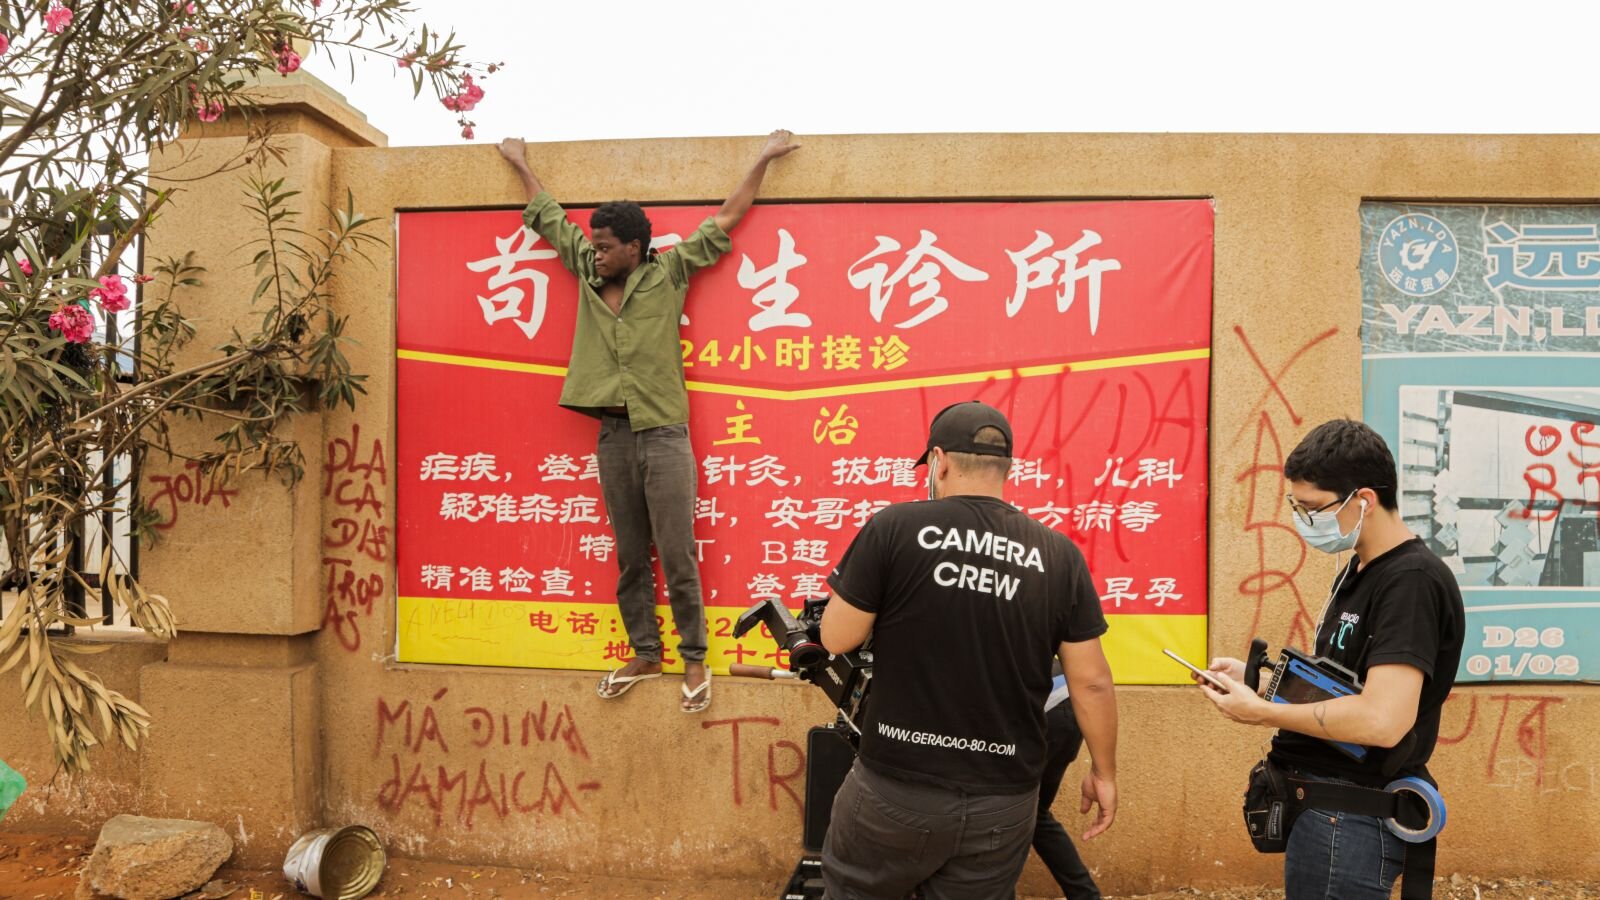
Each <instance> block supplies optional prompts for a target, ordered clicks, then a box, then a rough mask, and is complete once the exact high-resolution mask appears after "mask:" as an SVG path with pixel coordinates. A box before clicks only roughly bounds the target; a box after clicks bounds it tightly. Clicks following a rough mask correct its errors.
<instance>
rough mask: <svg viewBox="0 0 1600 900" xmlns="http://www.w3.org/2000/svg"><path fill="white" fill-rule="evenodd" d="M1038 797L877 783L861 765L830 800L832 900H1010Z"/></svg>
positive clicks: (827, 883) (825, 854) (827, 879)
mask: <svg viewBox="0 0 1600 900" xmlns="http://www.w3.org/2000/svg"><path fill="white" fill-rule="evenodd" d="M1037 801H1038V791H1028V792H1026V793H1022V794H1007V795H999V796H995V795H987V794H968V793H966V792H964V791H961V790H958V789H954V788H946V787H938V786H936V785H932V784H923V783H921V782H911V781H902V780H900V779H898V778H890V777H888V776H886V775H880V774H879V773H877V772H874V771H872V770H871V769H869V768H867V767H866V766H865V765H864V764H862V762H861V761H860V760H857V761H856V764H855V766H854V767H853V768H851V770H850V774H849V775H847V776H845V779H844V784H842V785H840V787H839V792H838V793H837V794H835V795H834V798H833V818H832V819H831V820H830V821H829V824H828V837H827V839H826V840H825V841H824V842H823V845H822V882H823V885H824V887H825V893H824V894H823V896H824V897H825V898H827V900H901V898H903V897H905V896H906V895H907V894H909V893H911V891H912V890H913V889H916V888H919V887H920V889H921V893H920V895H919V896H920V897H921V898H923V900H1002V898H1005V900H1009V898H1014V897H1016V887H1017V876H1018V875H1019V874H1021V872H1022V864H1023V863H1025V862H1027V860H1028V837H1029V836H1030V835H1031V834H1032V833H1033V830H1032V827H1031V826H1032V824H1033V814H1034V805H1035V803H1037Z"/></svg>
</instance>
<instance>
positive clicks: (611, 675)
mask: <svg viewBox="0 0 1600 900" xmlns="http://www.w3.org/2000/svg"><path fill="white" fill-rule="evenodd" d="M621 671H622V670H621V669H612V670H611V671H609V672H607V673H606V674H605V677H604V678H601V679H600V683H599V684H597V685H595V689H594V691H595V693H597V694H599V695H600V699H601V700H615V699H617V698H618V697H621V696H622V695H623V694H626V693H627V692H628V691H629V690H631V689H632V688H633V686H634V684H635V683H636V682H640V681H648V680H649V679H651V678H660V677H661V673H660V672H647V673H645V674H643V675H618V674H617V673H618V672H621ZM612 687H616V688H618V690H616V691H611V690H610V689H611V688H612ZM608 692H609V693H608Z"/></svg>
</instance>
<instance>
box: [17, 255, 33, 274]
mask: <svg viewBox="0 0 1600 900" xmlns="http://www.w3.org/2000/svg"><path fill="white" fill-rule="evenodd" d="M17 268H18V269H20V270H22V274H24V275H27V276H28V277H30V278H32V277H33V263H32V262H30V261H29V260H26V259H24V260H19V261H18V262H17Z"/></svg>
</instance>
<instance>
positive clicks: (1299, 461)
mask: <svg viewBox="0 0 1600 900" xmlns="http://www.w3.org/2000/svg"><path fill="white" fill-rule="evenodd" d="M1283 474H1284V477H1285V478H1286V479H1288V482H1289V494H1288V497H1287V501H1288V507H1289V510H1290V514H1291V516H1292V518H1293V521H1294V527H1295V530H1296V531H1297V532H1299V534H1300V537H1301V538H1302V539H1304V540H1305V542H1306V543H1307V544H1309V545H1311V546H1312V547H1314V548H1316V549H1318V550H1321V551H1323V552H1325V553H1330V554H1338V553H1342V552H1344V551H1347V550H1348V551H1351V552H1352V558H1351V559H1350V560H1349V562H1348V564H1346V565H1344V566H1343V567H1341V568H1338V571H1337V574H1336V575H1335V577H1334V580H1333V587H1332V589H1331V590H1330V591H1329V592H1328V598H1327V601H1326V602H1325V603H1324V605H1323V611H1322V613H1321V614H1320V615H1319V616H1318V618H1317V622H1316V634H1315V636H1314V639H1313V644H1314V647H1313V652H1314V655H1316V656H1320V657H1325V658H1328V659H1331V660H1333V661H1334V662H1337V663H1339V664H1340V665H1343V666H1344V667H1346V668H1347V669H1349V670H1351V671H1352V672H1355V673H1356V674H1357V676H1358V677H1359V678H1360V679H1361V683H1362V685H1363V688H1362V690H1361V692H1360V693H1359V694H1355V695H1352V696H1348V697H1340V698H1338V699H1333V700H1327V701H1323V702H1316V703H1304V704H1284V703H1270V702H1268V701H1266V700H1264V699H1263V698H1261V697H1259V696H1257V694H1256V692H1254V691H1252V690H1250V689H1249V688H1248V687H1246V686H1245V684H1244V674H1245V672H1244V669H1245V665H1244V663H1243V662H1241V661H1240V660H1237V659H1233V658H1229V657H1220V658H1218V659H1214V660H1212V662H1211V666H1210V669H1211V672H1212V673H1213V674H1214V675H1215V676H1216V677H1217V678H1218V679H1219V680H1220V681H1221V682H1222V684H1223V685H1224V686H1225V687H1226V688H1227V690H1219V689H1217V688H1214V687H1212V686H1211V685H1209V684H1206V683H1205V682H1204V681H1201V680H1200V679H1199V678H1198V676H1196V680H1197V681H1199V683H1200V688H1201V690H1203V691H1205V694H1206V696H1207V697H1208V698H1210V700H1211V702H1212V703H1214V704H1216V707H1217V709H1218V710H1220V711H1221V712H1222V714H1223V715H1225V716H1227V717H1228V718H1229V719H1232V720H1233V721H1235V722H1241V723H1244V724H1246V725H1260V726H1266V727H1268V728H1276V729H1278V733H1277V734H1276V735H1275V736H1274V737H1273V739H1272V750H1271V752H1270V753H1269V754H1268V760H1269V761H1271V762H1272V763H1274V764H1275V765H1277V766H1278V767H1279V768H1280V769H1285V770H1288V771H1291V772H1294V773H1297V774H1298V775H1299V777H1305V778H1312V779H1324V780H1343V781H1348V782H1352V783H1354V784H1357V785H1361V786H1364V787H1371V788H1383V787H1384V786H1385V785H1387V784H1388V783H1389V782H1391V781H1393V780H1394V779H1396V778H1401V777H1405V776H1418V777H1421V778H1423V779H1425V780H1427V781H1429V782H1430V783H1432V782H1433V778H1432V776H1431V775H1429V774H1428V767H1427V763H1428V758H1429V757H1430V756H1432V755H1433V748H1434V744H1435V743H1436V742H1437V741H1438V738H1439V711H1440V709H1441V708H1442V707H1443V706H1444V702H1445V698H1446V697H1448V696H1449V694H1450V688H1451V686H1452V685H1453V684H1454V683H1455V679H1456V667H1457V665H1458V664H1459V663H1460V661H1461V644H1462V639H1463V637H1464V636H1465V614H1464V612H1463V609H1462V605H1461V590H1460V588H1459V587H1458V586H1457V585H1456V579H1455V576H1454V575H1453V574H1452V573H1451V571H1450V569H1449V567H1448V566H1446V565H1445V563H1444V561H1443V560H1441V559H1439V557H1438V556H1436V555H1434V553H1433V551H1431V550H1429V549H1428V546H1427V545H1426V544H1425V543H1423V541H1422V540H1421V539H1420V538H1418V537H1417V536H1416V535H1414V534H1412V533H1411V531H1410V529H1408V528H1407V527H1406V524H1405V522H1404V520H1403V519H1401V517H1400V511H1399V506H1398V503H1397V502H1396V489H1395V485H1397V484H1398V483H1399V481H1398V479H1397V478H1396V472H1395V464H1394V457H1393V456H1392V455H1391V454H1390V452H1389V447H1388V445H1387V444H1385V443H1384V440H1383V438H1382V437H1380V436H1379V435H1378V433H1377V432H1375V431H1373V430H1372V429H1371V428H1369V427H1367V426H1366V425H1364V424H1362V423H1360V422H1354V421H1351V420H1348V419H1335V420H1334V421H1331V422H1325V423H1323V424H1322V425H1319V426H1317V427H1316V428H1315V429H1313V430H1312V432H1311V433H1310V434H1308V435H1306V437H1305V439H1304V440H1302V441H1301V442H1300V444H1299V445H1298V446H1297V447H1295V448H1294V451H1293V452H1292V453H1290V454H1289V458H1288V459H1287V460H1285V461H1284V466H1283ZM1331 741H1341V742H1347V743H1354V744H1362V745H1365V746H1367V747H1369V748H1374V750H1375V751H1376V752H1369V753H1367V754H1366V758H1365V759H1364V760H1363V761H1360V762H1357V761H1356V760H1355V759H1353V758H1351V757H1349V756H1346V755H1345V754H1343V753H1342V752H1340V751H1339V750H1338V749H1337V748H1335V747H1334V746H1333V745H1332V744H1331V743H1330V742H1331ZM1406 846H1407V845H1406V844H1405V843H1404V842H1402V841H1401V840H1400V839H1399V838H1398V837H1396V836H1395V835H1393V834H1391V833H1390V832H1389V831H1388V830H1387V829H1386V828H1385V827H1384V825H1383V822H1382V820H1380V819H1378V818H1376V817H1373V816H1360V815H1353V814H1350V813H1347V812H1328V811H1323V810H1317V809H1307V810H1305V811H1304V812H1302V813H1301V814H1300V816H1299V817H1298V818H1297V819H1295V820H1294V825H1293V830H1292V831H1290V833H1289V838H1288V844H1287V847H1286V850H1285V856H1284V866H1283V868H1284V886H1285V888H1286V894H1287V897H1288V900H1301V898H1311V897H1318V898H1320V897H1341V898H1365V897H1371V898H1387V897H1389V893H1390V889H1391V888H1392V886H1393V884H1394V881H1395V878H1396V876H1397V875H1398V874H1399V873H1400V871H1401V868H1402V866H1403V865H1404V862H1405V854H1406ZM1430 887H1431V885H1430Z"/></svg>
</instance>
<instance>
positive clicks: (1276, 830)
mask: <svg viewBox="0 0 1600 900" xmlns="http://www.w3.org/2000/svg"><path fill="white" fill-rule="evenodd" d="M1299 815H1300V807H1299V806H1298V805H1297V804H1296V803H1295V802H1294V799H1293V797H1292V796H1291V795H1290V791H1289V780H1288V778H1287V776H1286V775H1285V774H1284V772H1283V770H1282V769H1280V768H1278V767H1277V766H1274V765H1273V764H1272V763H1271V762H1269V761H1268V760H1265V759H1263V760H1262V761H1260V762H1258V763H1256V764H1255V767H1254V768H1252V769H1251V770H1250V783H1249V785H1248V786H1246V788H1245V792H1244V826H1245V829H1246V830H1247V831H1249V832H1250V843H1252V844H1254V845H1255V847H1256V850H1257V851H1258V852H1260V853H1282V852H1283V851H1284V848H1285V847H1287V846H1288V845H1289V829H1290V828H1293V827H1294V820H1295V818H1296V817H1297V816H1299Z"/></svg>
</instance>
